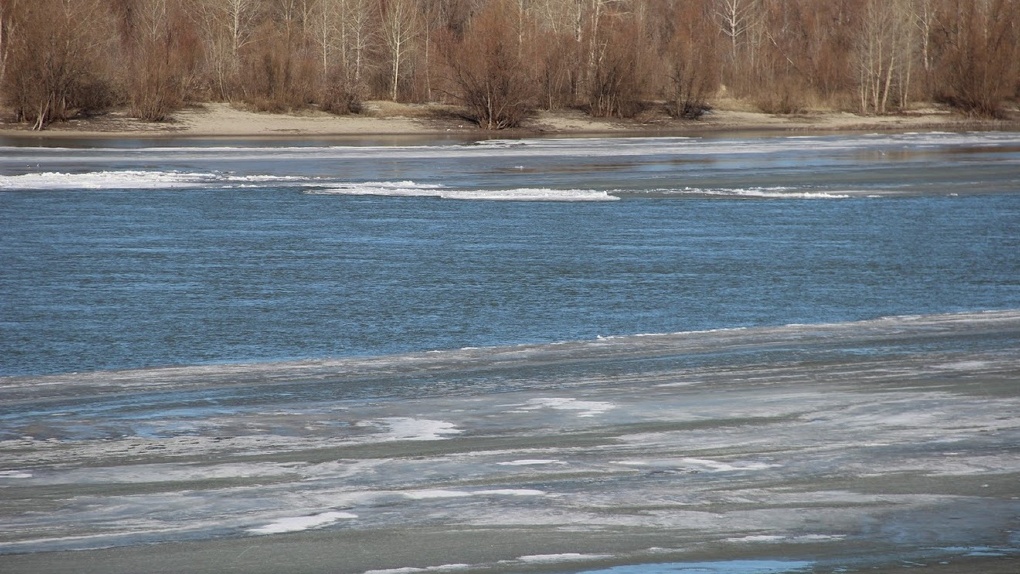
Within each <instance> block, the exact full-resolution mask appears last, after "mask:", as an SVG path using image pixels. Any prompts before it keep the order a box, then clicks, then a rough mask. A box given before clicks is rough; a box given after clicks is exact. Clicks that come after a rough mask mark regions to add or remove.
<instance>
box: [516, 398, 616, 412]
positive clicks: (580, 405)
mask: <svg viewBox="0 0 1020 574" xmlns="http://www.w3.org/2000/svg"><path fill="white" fill-rule="evenodd" d="M614 408H616V405H614V404H613V403H606V402H601V401H579V400H577V399H572V398H566V397H547V398H539V399H531V400H529V401H528V402H527V403H525V404H524V405H521V406H519V407H518V408H517V409H516V410H514V411H510V412H518V413H520V412H529V411H537V410H540V409H555V410H558V411H578V414H577V416H578V417H594V416H597V415H601V414H604V413H606V412H609V411H611V410H613V409H614Z"/></svg>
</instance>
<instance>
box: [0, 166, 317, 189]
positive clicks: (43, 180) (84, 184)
mask: <svg viewBox="0 0 1020 574" xmlns="http://www.w3.org/2000/svg"><path fill="white" fill-rule="evenodd" d="M307 181H308V179H307V178H304V177H294V176H275V175H235V174H230V173H215V172H208V173H198V172H180V171H143V170H122V171H93V172H86V173H62V172H41V173H26V174H21V175H0V189H10V190H44V189H91V190H96V189H176V188H190V187H202V186H209V185H229V186H245V185H253V184H262V183H283V182H292V183H293V182H307Z"/></svg>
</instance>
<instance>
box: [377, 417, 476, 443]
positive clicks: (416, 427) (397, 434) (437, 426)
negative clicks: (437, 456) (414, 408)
mask: <svg viewBox="0 0 1020 574" xmlns="http://www.w3.org/2000/svg"><path fill="white" fill-rule="evenodd" d="M357 426H359V427H368V426H384V427H386V428H387V432H385V433H383V435H382V437H381V438H382V439H383V440H441V439H445V438H447V436H448V435H452V434H460V433H461V432H463V431H461V430H460V429H458V428H457V427H456V425H454V424H453V423H449V422H446V421H436V420H430V419H416V418H410V417H390V418H384V419H378V420H371V421H362V422H359V423H358V424H357Z"/></svg>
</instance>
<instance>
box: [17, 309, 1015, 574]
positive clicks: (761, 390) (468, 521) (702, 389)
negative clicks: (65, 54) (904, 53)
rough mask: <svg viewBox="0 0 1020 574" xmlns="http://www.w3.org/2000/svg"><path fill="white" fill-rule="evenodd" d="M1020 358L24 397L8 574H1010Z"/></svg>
mask: <svg viewBox="0 0 1020 574" xmlns="http://www.w3.org/2000/svg"><path fill="white" fill-rule="evenodd" d="M1018 337H1020V314H1018V313H1017V312H1013V311H1002V312H989V313H976V314H950V315H934V316H926V317H902V318H889V319H882V320H876V321H866V322H859V323H844V324H834V325H813V326H789V327H778V328H759V329H735V330H721V331H713V332H705V333H686V334H684V333H681V334H675V335H656V336H637V337H623V338H613V339H604V340H598V341H591V342H579V343H562V344H553V345H540V346H518V347H506V348H494V349H466V350H460V351H448V352H441V353H424V354H416V355H403V356H394V357H380V358H373V359H349V360H342V361H332V362H325V361H319V362H308V363H289V364H270V365H235V366H220V367H216V366H210V367H187V368H179V369H160V370H143V371H124V372H115V373H94V374H90V375H83V376H73V375H61V376H53V377H8V378H4V379H0V399H2V400H0V404H3V405H5V406H4V407H3V409H2V418H0V421H2V422H0V425H2V426H0V431H2V432H3V435H4V440H3V442H0V455H2V456H0V461H2V462H0V497H2V499H3V504H2V505H0V525H2V526H0V553H2V555H0V567H2V569H3V570H4V571H5V572H23V571H24V572H27V571H42V570H45V571H50V572H59V571H82V569H81V568H82V564H89V565H91V566H90V569H91V570H92V571H103V572H120V571H130V570H132V569H137V568H138V567H139V566H140V565H141V564H142V563H143V561H144V564H145V568H146V570H148V571H152V572H158V571H193V572H199V571H209V572H213V571H224V570H225V569H227V568H228V567H229V568H236V569H239V570H243V571H247V572H271V571H281V569H284V570H293V569H295V568H297V569H300V570H302V571H309V572H311V571H330V572H352V573H360V572H366V571H370V570H385V569H394V568H432V569H438V570H439V571H444V570H451V571H493V572H510V571H513V572H522V571H550V570H551V571H579V570H585V569H596V568H600V567H606V566H611V565H614V564H627V563H639V564H641V563H645V564H647V563H674V562H698V561H705V560H709V561H714V560H735V559H773V560H788V561H794V562H797V563H799V564H800V566H804V565H807V566H808V567H810V568H813V569H815V571H823V572H829V571H835V570H837V569H839V568H849V569H850V570H851V571H852V570H855V569H861V570H863V569H866V568H868V567H869V566H870V565H873V564H878V565H884V566H902V565H903V564H904V561H910V562H917V563H919V564H932V565H935V566H939V567H951V566H952V565H953V564H957V565H959V564H960V563H961V562H960V561H964V560H974V559H977V558H978V557H981V558H982V559H983V560H986V561H987V560H993V561H994V562H990V563H988V564H991V566H988V565H987V564H986V565H985V566H983V568H987V570H986V571H995V570H992V568H997V567H998V566H996V565H997V564H1012V565H1013V566H1015V563H1012V560H1013V559H1015V558H1016V557H1017V554H1016V553H1017V551H1018V549H1020V540H1018V535H1017V527H1018V525H1017V522H1016V521H1017V516H1018V514H1020V500H1018V498H1020V491H1018V489H1017V484H1018V478H1020V455H1018V452H1017V446H1016V445H1017V444H1020V419H1018V417H1017V414H1016V413H1018V412H1020V391H1018V389H1017V386H1016V380H1017V379H1018V377H1020V350H1018V348H1017V343H1016V342H1017V340H1020V339H1018ZM151 544H156V546H151ZM111 547H113V548H111ZM62 550H80V552H73V553H63V552H60V551H62ZM940 563H948V564H941V565H940ZM404 571H407V572H412V571H413V570H404ZM1001 571H1007V570H1001Z"/></svg>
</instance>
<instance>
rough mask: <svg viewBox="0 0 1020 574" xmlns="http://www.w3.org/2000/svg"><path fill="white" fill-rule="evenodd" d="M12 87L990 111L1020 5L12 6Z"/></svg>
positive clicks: (4, 66)
mask: <svg viewBox="0 0 1020 574" xmlns="http://www.w3.org/2000/svg"><path fill="white" fill-rule="evenodd" d="M0 90H2V97H3V101H4V103H5V104H6V106H7V107H8V108H9V109H10V110H11V112H12V113H13V114H14V115H15V116H16V118H17V119H19V120H21V121H26V122H31V123H32V124H33V125H34V126H35V127H37V128H40V129H41V128H42V127H43V126H45V125H46V124H47V123H49V122H53V121H59V120H63V119H66V118H68V117H71V116H73V115H87V114H90V113H96V112H101V111H103V110H105V109H108V108H110V107H112V106H126V107H127V108H128V109H129V110H130V113H131V114H133V115H135V116H137V117H139V118H143V119H147V120H154V121H159V120H164V119H167V118H168V117H169V116H170V115H171V114H172V113H173V112H174V111H175V110H178V109H180V108H181V107H182V106H183V105H185V104H186V103H188V102H199V101H231V102H237V103H243V104H246V105H248V106H250V107H252V108H254V109H258V110H269V111H283V110H288V109H298V108H304V107H309V106H315V107H318V108H320V109H323V110H327V111H331V112H334V113H351V112H357V111H359V108H360V103H361V101H362V100H364V99H383V98H385V99H392V100H394V101H403V102H444V103H455V104H459V105H461V106H462V107H463V108H464V109H466V110H467V113H469V114H470V115H471V117H472V118H473V119H474V120H476V121H477V122H478V123H479V125H481V126H482V127H486V128H491V129H498V128H504V127H510V126H514V125H517V124H518V123H519V122H520V121H521V120H522V119H523V118H524V117H525V116H526V114H528V113H529V112H530V111H531V110H534V109H537V108H547V109H555V108H566V107H576V108H582V109H584V110H586V111H587V112H588V113H590V114H592V115H594V116H616V117H629V116H633V115H635V114H637V113H638V112H639V111H641V110H642V108H643V107H644V106H647V105H650V104H649V102H657V105H662V102H665V105H666V107H667V109H668V110H669V112H670V113H671V114H672V115H674V116H677V117H689V118H691V117H697V116H698V115H700V114H701V113H702V112H703V111H704V110H705V109H706V106H707V105H708V102H709V100H710V99H711V98H712V97H715V96H716V95H717V94H720V93H725V94H727V95H729V96H732V97H737V98H743V99H746V100H748V101H750V102H752V103H753V104H754V105H756V106H757V107H759V108H760V109H761V110H763V111H766V112H773V113H789V112H795V111H797V110H801V109H804V108H807V107H815V106H825V107H830V108H835V109H845V110H851V111H856V112H859V113H865V114H881V113H887V112H891V111H896V110H899V109H903V108H904V107H905V106H907V105H908V104H910V103H912V102H918V101H939V102H945V103H948V104H950V105H952V106H954V107H956V108H958V109H960V110H962V111H964V112H967V113H971V114H977V115H985V116H994V115H997V114H999V113H1001V110H1002V106H1003V105H1004V104H1005V103H1006V102H1009V101H1011V100H1015V99H1016V98H1017V97H1018V95H1020V0H0Z"/></svg>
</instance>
